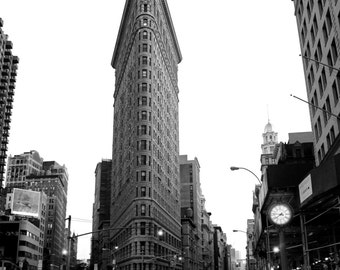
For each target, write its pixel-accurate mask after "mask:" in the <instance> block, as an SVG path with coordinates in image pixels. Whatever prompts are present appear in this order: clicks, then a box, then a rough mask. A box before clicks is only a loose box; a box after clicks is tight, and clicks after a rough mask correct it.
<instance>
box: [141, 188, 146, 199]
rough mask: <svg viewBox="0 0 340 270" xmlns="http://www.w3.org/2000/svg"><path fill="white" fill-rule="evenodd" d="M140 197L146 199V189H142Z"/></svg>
mask: <svg viewBox="0 0 340 270" xmlns="http://www.w3.org/2000/svg"><path fill="white" fill-rule="evenodd" d="M140 196H141V197H145V196H146V187H141V188H140Z"/></svg>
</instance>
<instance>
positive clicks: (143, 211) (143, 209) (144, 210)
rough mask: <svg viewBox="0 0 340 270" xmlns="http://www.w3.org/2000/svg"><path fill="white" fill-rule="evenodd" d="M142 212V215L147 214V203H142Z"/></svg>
mask: <svg viewBox="0 0 340 270" xmlns="http://www.w3.org/2000/svg"><path fill="white" fill-rule="evenodd" d="M140 214H141V215H142V216H145V215H146V205H145V204H142V205H141V208H140Z"/></svg>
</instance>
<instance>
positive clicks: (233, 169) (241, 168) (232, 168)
mask: <svg viewBox="0 0 340 270" xmlns="http://www.w3.org/2000/svg"><path fill="white" fill-rule="evenodd" d="M230 170H232V171H237V170H246V171H248V172H250V173H251V174H252V175H254V176H255V177H256V179H257V181H259V183H260V185H262V182H261V180H260V178H258V177H257V175H256V174H255V173H253V172H252V171H251V170H249V169H247V168H244V167H236V166H231V167H230Z"/></svg>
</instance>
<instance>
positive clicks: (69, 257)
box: [66, 215, 71, 270]
mask: <svg viewBox="0 0 340 270" xmlns="http://www.w3.org/2000/svg"><path fill="white" fill-rule="evenodd" d="M67 220H68V225H67V227H68V228H67V258H66V259H67V261H66V270H70V262H71V215H69V216H68V218H67Z"/></svg>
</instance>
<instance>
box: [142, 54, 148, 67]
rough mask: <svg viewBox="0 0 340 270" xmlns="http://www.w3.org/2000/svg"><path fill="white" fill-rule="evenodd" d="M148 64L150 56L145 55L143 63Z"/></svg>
mask: <svg viewBox="0 0 340 270" xmlns="http://www.w3.org/2000/svg"><path fill="white" fill-rule="evenodd" d="M147 64H148V57H147V56H143V57H142V65H147Z"/></svg>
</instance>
